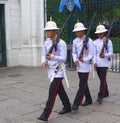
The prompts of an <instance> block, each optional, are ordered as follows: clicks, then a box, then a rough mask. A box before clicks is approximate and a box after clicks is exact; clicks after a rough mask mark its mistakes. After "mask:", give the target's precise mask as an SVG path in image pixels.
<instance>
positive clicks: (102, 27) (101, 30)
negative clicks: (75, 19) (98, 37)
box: [95, 25, 108, 34]
mask: <svg viewBox="0 0 120 123" xmlns="http://www.w3.org/2000/svg"><path fill="white" fill-rule="evenodd" d="M107 31H108V30H107V29H106V28H105V26H104V25H98V26H97V27H96V31H95V33H96V34H99V33H103V32H107Z"/></svg>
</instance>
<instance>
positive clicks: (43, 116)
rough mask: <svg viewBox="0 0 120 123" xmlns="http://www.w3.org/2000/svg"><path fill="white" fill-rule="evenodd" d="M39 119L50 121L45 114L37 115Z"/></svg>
mask: <svg viewBox="0 0 120 123" xmlns="http://www.w3.org/2000/svg"><path fill="white" fill-rule="evenodd" d="M37 119H38V120H42V121H48V118H47V117H46V116H45V115H44V114H41V115H40V116H39V117H37Z"/></svg>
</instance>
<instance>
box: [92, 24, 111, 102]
mask: <svg viewBox="0 0 120 123" xmlns="http://www.w3.org/2000/svg"><path fill="white" fill-rule="evenodd" d="M107 31H108V29H106V28H105V26H104V25H101V24H100V25H98V26H97V27H96V31H95V34H97V36H98V38H97V39H96V40H95V41H94V42H93V43H94V45H95V56H94V63H95V64H94V67H95V69H96V71H97V74H98V77H99V79H100V87H99V92H98V98H97V101H98V102H99V103H102V99H103V98H104V97H108V96H109V90H108V85H107V81H106V76H107V69H108V67H109V59H110V57H111V56H112V55H113V45H112V42H111V40H110V39H106V36H105V34H106V32H107ZM109 35H110V32H109Z"/></svg>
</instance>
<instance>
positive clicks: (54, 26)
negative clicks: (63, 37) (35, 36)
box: [44, 17, 59, 30]
mask: <svg viewBox="0 0 120 123" xmlns="http://www.w3.org/2000/svg"><path fill="white" fill-rule="evenodd" d="M58 29H59V28H58V27H57V24H56V23H55V22H54V21H52V18H51V17H50V21H48V22H47V23H46V25H45V28H44V30H58Z"/></svg>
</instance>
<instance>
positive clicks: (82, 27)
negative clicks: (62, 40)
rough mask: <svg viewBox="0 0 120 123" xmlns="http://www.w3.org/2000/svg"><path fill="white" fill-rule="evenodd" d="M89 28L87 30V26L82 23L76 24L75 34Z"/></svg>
mask: <svg viewBox="0 0 120 123" xmlns="http://www.w3.org/2000/svg"><path fill="white" fill-rule="evenodd" d="M86 29H87V28H85V26H84V25H83V24H82V23H80V22H78V23H76V24H75V25H74V30H73V32H78V31H82V30H86Z"/></svg>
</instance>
